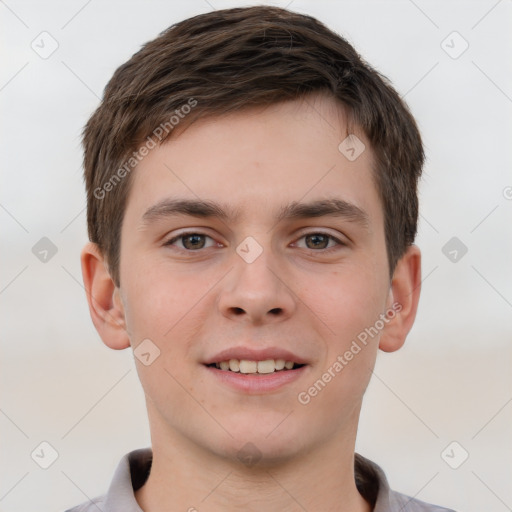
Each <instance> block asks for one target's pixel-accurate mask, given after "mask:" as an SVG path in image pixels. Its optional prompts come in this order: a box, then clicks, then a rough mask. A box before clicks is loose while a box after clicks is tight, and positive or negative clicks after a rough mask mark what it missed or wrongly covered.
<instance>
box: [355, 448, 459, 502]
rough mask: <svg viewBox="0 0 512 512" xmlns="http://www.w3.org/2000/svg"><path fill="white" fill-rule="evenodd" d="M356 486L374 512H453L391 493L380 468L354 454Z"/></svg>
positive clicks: (403, 495) (394, 492)
mask: <svg viewBox="0 0 512 512" xmlns="http://www.w3.org/2000/svg"><path fill="white" fill-rule="evenodd" d="M355 477H356V485H357V488H358V489H359V492H360V493H361V495H362V496H363V497H364V498H365V499H366V501H368V503H370V504H371V505H372V507H374V508H373V511H374V512H455V511H454V510H451V509H449V508H443V507H439V506H437V505H431V504H429V503H425V502H424V501H420V500H418V499H416V498H412V497H411V496H406V495H405V494H402V493H400V492H396V491H393V490H392V489H390V487H389V483H388V480H387V478H386V475H385V474H384V471H383V470H382V468H381V467H380V466H378V465H377V464H375V462H372V461H371V460H369V459H367V458H365V457H363V456H362V455H360V454H358V453H356V454H355Z"/></svg>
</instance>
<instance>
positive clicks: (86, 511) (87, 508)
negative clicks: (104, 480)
mask: <svg viewBox="0 0 512 512" xmlns="http://www.w3.org/2000/svg"><path fill="white" fill-rule="evenodd" d="M106 498H107V496H106V494H104V495H103V496H98V497H97V498H94V499H92V500H89V501H87V502H84V503H81V504H80V505H77V506H76V507H73V508H68V509H67V510H66V511H65V512H98V510H103V507H99V506H98V505H103V504H104V503H105V501H106Z"/></svg>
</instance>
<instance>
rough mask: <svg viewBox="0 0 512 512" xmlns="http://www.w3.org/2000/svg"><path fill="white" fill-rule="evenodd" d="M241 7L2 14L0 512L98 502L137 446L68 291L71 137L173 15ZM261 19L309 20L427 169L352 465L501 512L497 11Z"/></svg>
mask: <svg viewBox="0 0 512 512" xmlns="http://www.w3.org/2000/svg"><path fill="white" fill-rule="evenodd" d="M268 3H270V2H268ZM250 4H251V3H250V2H227V1H221V0H209V1H208V2H207V1H203V0H196V1H187V2H185V1H180V2H170V1H152V2H142V1H138V2H128V1H109V2H100V1H99V0H92V1H89V2H87V1H84V0H73V1H66V2H64V1H62V2H58V1H49V0H47V1H45V2H35V1H33V2H28V1H27V2H22V1H15V0H6V1H0V16H1V31H0V39H1V49H2V50H1V51H2V66H0V102H1V109H2V121H3V122H2V123H1V134H0V141H1V149H2V151H1V158H2V176H1V187H0V221H1V224H0V225H1V236H2V246H1V249H2V252H1V258H2V265H1V268H0V304H1V308H2V313H3V323H2V340H1V350H2V358H1V362H2V365H1V372H0V379H1V389H2V395H1V400H0V430H1V438H0V439H1V441H0V448H1V461H2V466H1V473H0V475H1V480H0V511H13V512H15V511H29V510H36V509H37V510H38V511H52V510H53V511H58V510H64V509H65V508H66V507H69V506H71V505H74V504H77V503H79V502H82V501H84V500H86V499H87V497H93V496H96V495H98V494H100V493H103V492H104V491H105V490H106V488H107V486H108V483H109V482H110V479H111V476H112V473H113V471H114V469H115V467H116V465H117V463H118V460H119V459H120V458H121V456H122V455H123V454H124V453H126V452H128V451H130V450H132V449H135V448H138V447H143V446H148V445H149V430H148V426H147V420H146V413H145V406H144V402H143V393H142V390H141V389H140V385H139V383H138V379H137V375H136V371H135V367H134V362H133V356H132V354H131V353H130V352H129V351H124V352H114V351H111V350H109V349H107V348H106V347H104V346H103V344H102V343H101V341H100V338H99V336H98V335H97V333H96V331H95V329H94V327H93V325H92V322H91V320H90V317H89V312H88V309H87V304H86V299H85V294H84V290H83V287H82V278H81V270H80V264H79V252H80V250H81V248H82V246H83V245H84V243H85V242H86V241H87V236H86V222H85V193H84V187H83V183H82V175H81V172H82V171H81V158H82V155H81V148H80V133H81V129H82V127H83V125H84V123H85V122H86V120H87V118H88V116H89V115H90V114H91V113H92V111H93V109H94V108H95V107H96V106H97V104H98V99H99V97H100V96H101V93H102V90H103V87H104V86H105V84H106V83H107V81H108V79H109V78H110V77H111V75H112V73H113V72H114V70H115V69H116V68H117V66H119V65H120V64H121V63H123V62H124V61H125V60H127V59H128V58H129V57H130V56H131V55H132V54H133V53H134V52H135V51H137V50H138V49H139V47H140V45H141V44H142V43H144V42H146V41H148V40H150V39H152V38H154V37H155V36H156V35H157V34H158V33H159V32H160V31H162V30H163V29H165V28H167V27H168V26H169V25H171V24H172V23H174V22H177V21H180V20H182V19H184V18H185V17H188V16H192V15H195V14H199V13H202V12H207V11H209V10H211V9H212V8H216V9H220V8H225V7H232V6H241V5H250ZM273 4H274V5H279V6H282V7H284V6H286V5H288V4H289V8H290V9H292V10H296V11H299V12H304V13H309V14H312V15H314V16H316V17H318V18H319V19H320V20H322V21H324V22H325V23H326V24H327V25H328V26H330V27H331V28H333V29H334V30H336V31H338V32H340V33H341V34H343V35H344V36H346V37H347V38H348V39H349V40H350V41H351V42H352V43H353V44H354V45H355V46H356V48H357V49H358V51H359V52H360V53H361V54H362V55H363V56H364V57H365V58H366V59H367V60H368V61H369V62H370V63H371V64H372V65H374V66H375V67H377V69H379V70H380V71H381V72H382V73H383V74H385V75H386V76H388V77H389V78H390V79H391V80H392V82H393V83H394V85H395V86H396V87H397V89H398V90H399V92H400V93H401V94H402V95H403V96H405V99H406V100H407V102H408V103H409V105H410V107H411V109H412V111H413V114H414V115H415V116H416V118H417V120H418V122H419V125H420V129H421V131H422V134H423V137H424V141H425V145H426V149H427V154H428V162H427V165H426V168H425V174H424V179H423V182H422V185H421V221H420V226H419V236H418V239H417V243H418V245H419V246H420V247H421V249H422V251H423V258H424V259H423V276H424V281H423V290H422V297H421V301H420V307H419V312H418V318H417V321H416V324H415V326H414V328H413V330H412V332H411V334H410V336H409V339H408V341H407V343H406V345H405V346H404V348H403V349H402V350H400V351H399V352H397V353H394V354H384V353H381V354H380V355H379V358H378V362H377V366H376V369H375V377H374V379H373V381H372V383H371V384H370V387H369V389H368V392H367V396H366V399H365V404H364V406H363V413H362V417H361V423H360V432H359V438H358V443H357V450H358V451H359V452H360V453H362V454H363V455H365V456H367V457H369V458H371V459H373V460H375V461H376V462H377V463H379V464H380V465H381V466H382V467H383V468H384V469H385V470H386V473H387V475H388V478H389V480H390V483H391V485H392V487H393V488H395V489H397V490H400V491H402V492H404V493H406V494H409V495H412V496H416V497H418V498H419V499H422V500H425V501H430V502H434V503H439V504H441V505H444V506H449V507H452V508H454V509H456V510H460V511H462V510H464V511H467V512H481V511H482V510H486V511H491V510H492V511H495V512H502V511H506V510H512V487H511V486H510V476H511V459H512V441H511V437H510V432H511V426H512V403H511V402H512V386H511V383H512V376H511V373H512V372H511V365H510V362H511V356H512V348H511V343H510V342H511V316H512V315H511V313H512V275H511V274H512V273H511V271H510V263H511V255H512V236H510V231H511V230H510V226H511V222H512V200H511V198H512V173H511V160H512V158H511V154H510V141H511V112H512V73H511V69H510V62H511V56H512V51H511V50H512V38H511V36H510V27H511V14H512V2H511V1H510V0H501V1H496V0H489V1H487V0H485V1H484V0H482V1H473V2H469V1H464V2H462V1H444V0H443V1H426V0H415V1H414V2H413V1H412V0H401V1H375V2H371V1H358V2H356V1H338V2H329V1H316V2H313V1H301V0H294V1H293V2H291V3H290V2H289V1H288V2H273ZM43 31H47V32H48V33H49V34H51V37H52V38H54V39H55V40H56V41H57V42H58V45H59V46H58V49H57V50H56V51H55V52H54V53H53V54H52V55H51V56H49V57H48V58H47V59H43V58H41V57H40V55H38V54H37V53H36V52H35V51H34V50H33V49H32V47H31V44H32V42H33V41H35V42H34V45H39V47H40V48H41V47H42V46H43V44H44V48H46V49H48V48H50V44H51V41H50V40H49V39H46V40H45V42H43V43H41V37H48V36H39V35H40V33H41V32H43ZM454 31H457V32H458V33H459V34H460V35H461V36H462V38H464V40H465V41H467V43H468V44H469V47H468V49H467V50H466V51H465V52H464V53H463V54H462V55H460V56H459V57H458V58H452V57H451V56H450V55H449V54H448V53H447V51H448V52H451V53H452V56H453V55H454V54H456V53H458V52H459V51H460V50H461V49H462V48H463V46H462V45H463V44H464V41H463V40H462V39H460V38H458V36H456V35H455V36H454V35H453V34H452V33H453V32H454ZM443 41H445V42H444V43H443ZM450 47H451V48H450ZM445 50H447V51H445ZM40 51H42V48H41V50H40ZM507 187H508V188H507ZM454 236H455V237H457V238H458V239H460V241H462V242H463V243H464V244H465V245H466V246H467V248H468V252H467V254H465V255H464V256H463V257H461V258H460V259H458V261H456V262H452V261H450V259H449V258H447V257H446V256H445V255H444V254H443V252H442V248H443V246H444V245H445V244H446V243H447V242H448V240H450V239H451V238H452V237H454ZM42 237H48V238H49V239H50V240H51V241H52V242H53V243H54V244H55V245H56V247H57V249H58V252H57V253H56V254H55V255H54V256H53V257H52V258H51V259H49V261H47V262H46V263H43V262H41V261H40V260H39V259H38V258H36V256H35V255H34V254H33V252H32V247H33V246H34V245H35V244H36V243H37V242H38V241H39V240H40V239H41V238H42ZM397 418H398V419H397ZM43 441H46V442H49V443H50V444H51V445H52V446H53V447H54V448H55V449H56V450H57V452H58V455H59V456H58V458H57V460H56V461H55V462H54V463H53V464H52V465H51V466H50V467H49V468H48V469H46V470H45V469H42V468H40V467H39V466H38V465H37V464H36V462H34V460H33V459H32V458H31V453H32V452H33V451H34V450H36V453H40V448H38V447H39V445H40V443H41V442H43ZM453 441H456V442H457V443H459V445H457V446H456V447H455V449H454V451H451V450H448V452H447V453H448V455H449V457H447V456H446V452H445V456H444V459H443V457H442V455H441V454H442V452H443V450H444V449H445V448H446V447H447V446H448V445H449V444H450V443H451V442H453ZM37 450H39V452H38V451H37ZM463 450H465V451H467V452H468V453H469V458H468V459H467V460H466V461H465V462H464V463H463V464H462V465H460V467H459V468H458V469H452V468H451V467H449V465H448V464H447V462H446V460H449V461H450V462H451V464H452V465H456V463H457V462H458V461H460V460H462V459H461V457H462V456H463V455H464V451H463ZM47 455H48V450H47V451H46V455H45V456H47ZM198 502H199V500H198ZM197 506H198V510H201V507H200V506H199V505H197ZM310 512H313V511H310Z"/></svg>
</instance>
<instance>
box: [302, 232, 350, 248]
mask: <svg viewBox="0 0 512 512" xmlns="http://www.w3.org/2000/svg"><path fill="white" fill-rule="evenodd" d="M303 238H304V239H305V240H306V249H332V248H333V246H331V247H327V245H328V244H329V241H331V240H332V241H334V242H336V245H345V244H344V243H343V242H342V241H341V240H338V239H337V238H336V237H334V236H332V235H329V234H327V233H307V234H305V235H302V236H301V237H300V238H299V240H302V239H303ZM326 244H327V245H326Z"/></svg>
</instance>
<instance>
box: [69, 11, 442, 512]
mask: <svg viewBox="0 0 512 512" xmlns="http://www.w3.org/2000/svg"><path fill="white" fill-rule="evenodd" d="M84 148H85V180H86V187H87V198H88V228H89V237H90V240H91V243H89V244H87V245H86V247H85V248H84V250H83V252H82V271H83V277H84V282H85V288H86V290H87V298H88V301H89V307H90V312H91V316H92V319H93V322H94V325H95V326H96V329H97V330H98V332H99V334H100V336H101V338H102V340H103V341H104V342H105V344H106V345H107V346H109V347H111V348H113V349H125V348H128V347H130V346H131V347H132V349H133V350H134V355H135V362H136V365H137V370H138V374H139V377H140V380H141V383H142V386H143V388H144V392H145V396H146V403H147V410H148V416H149V422H150V430H151V444H152V448H151V449H142V450H136V451H134V452H131V453H129V454H127V455H126V456H125V457H124V458H123V459H122V461H121V462H120V464H119V467H118V469H117V471H116V473H115V475H114V478H113V481H112V483H111V485H110V488H109V490H108V492H107V494H106V495H105V496H102V497H100V498H98V499H96V500H93V501H90V502H88V503H85V504H83V505H81V506H78V507H76V508H74V509H72V510H73V511H75V512H78V511H92V510H98V509H100V510H103V511H104V512H114V511H115V512H121V511H123V512H132V511H140V510H143V511H144V512H156V511H163V510H166V511H169V512H171V511H189V512H192V511H199V512H204V511H210V512H218V511H234V510H253V511H266V512H269V511H280V512H282V511H290V512H291V511H304V510H307V511H311V512H313V511H315V512H316V511H337V512H363V511H364V512H368V511H371V510H374V511H375V512H389V511H434V510H437V511H440V510H446V509H441V508H439V507H435V506H432V505H428V504H426V503H423V502H420V501H418V500H416V499H412V498H409V497H407V496H404V495H402V494H399V493H396V492H394V491H391V490H390V489H389V486H388V484H387V481H386V478H385V476H384V473H383V472H382V470H381V469H380V468H379V467H378V466H377V465H375V464H374V463H372V462H371V461H369V460H367V459H365V458H363V457H362V456H360V455H358V454H355V453H354V447H355V439H356V433H357V424H358V419H359V412H360V408H361V402H362V398H363V394H364V392H365V389H366V387H367V385H368V382H369V379H370V375H371V372H372V369H373V366H374V363H375V358H376V354H377V350H378V349H381V350H383V351H387V352H391V351H394V350H397V349H399V348H400V347H401V346H402V344H403V343H404V341H405V338H406V336H407V333H408V332H409V330H410V329H411V326H412V324H413V322H414V318H415V314H416V309H417V305H418V300H419V293H420V281H421V279H420V252H419V250H418V248H417V247H416V246H415V245H413V241H414V238H415V234H416V222H417V215H418V200H417V181H418V178H419V176H420V174H421V168H422V165H423V160H424V153H423V147H422V143H421V138H420V135H419V133H418V130H417V127H416V124H415V122H414V120H413V118H412V116H411V114H410V113H409V111H408V109H407V107H406V105H404V103H403V102H402V101H401V100H400V98H399V96H398V94H397V93H396V92H395V90H394V89H393V88H392V87H391V86H390V85H389V84H388V83H387V82H386V80H385V79H384V78H383V77H382V76H380V75H379V74H378V73H377V72H376V71H375V70H373V69H372V68H371V67H369V66H368V65H367V64H365V63H364V62H363V61H362V60H361V59H360V57H359V56H358V55H357V53H356V52H355V50H354V49H353V48H352V47H351V46H350V45H349V44H348V43H347V42H346V41H345V40H344V39H343V38H341V37H339V36H338V35H336V34H334V33H333V32H331V31H329V30H328V29H327V28H326V27H325V26H324V25H322V24H321V23H319V22H318V21H317V20H315V19H313V18H311V17H308V16H304V15H300V14H296V13H292V12H289V11H286V10H282V9H278V8H274V7H264V6H260V7H252V8H237V9H229V10H221V11H215V12H212V13H208V14H204V15H200V16H196V17H194V18H192V19H188V20H185V21H183V22H181V23H178V24H176V25H174V26H172V27H170V28H169V29H168V30H167V31H165V32H163V33H162V34H161V35H160V36H159V37H158V38H157V39H155V40H154V41H151V42H149V43H148V44H146V45H145V46H144V47H143V48H142V49H141V50H140V51H139V52H138V53H136V54H135V55H134V56H133V57H132V58H131V59H130V60H129V61H128V62H127V63H125V64H124V65H122V66H121V67H120V68H119V69H118V70H117V71H116V72H115V74H114V76H113V78H112V79H111V81H110V82H109V84H108V86H107V87H106V89H105V94H104V98H103V100H102V103H101V105H100V106H99V108H98V109H97V111H96V112H95V113H94V115H93V116H92V117H91V119H90V120H89V122H88V124H87V126H86V128H85V131H84ZM408 470H409V469H408Z"/></svg>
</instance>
